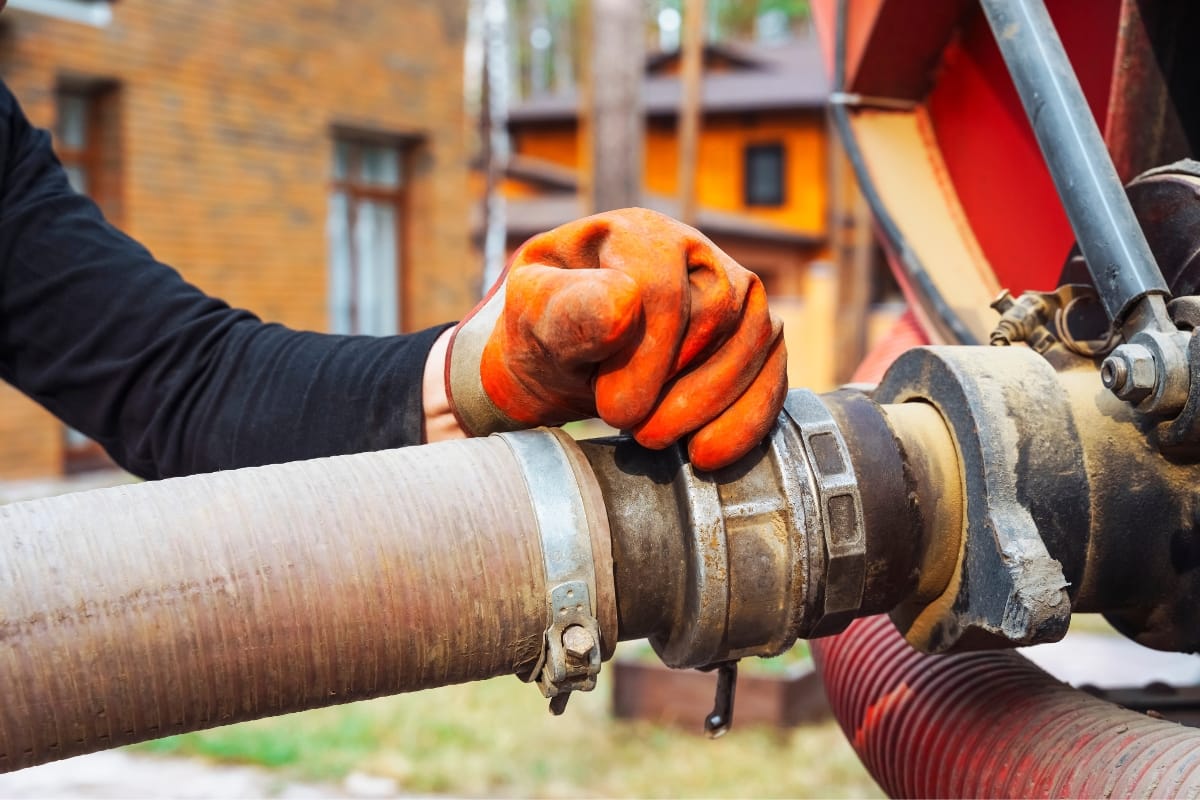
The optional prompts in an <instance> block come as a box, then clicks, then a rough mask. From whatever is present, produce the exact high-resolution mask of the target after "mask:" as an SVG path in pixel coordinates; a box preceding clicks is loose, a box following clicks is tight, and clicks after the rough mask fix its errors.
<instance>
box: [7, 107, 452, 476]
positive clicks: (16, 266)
mask: <svg viewBox="0 0 1200 800" xmlns="http://www.w3.org/2000/svg"><path fill="white" fill-rule="evenodd" d="M441 330H442V328H433V329H430V330H426V331H422V332H421V333H417V334H413V335H411V336H395V337H384V338H375V337H366V336H332V335H328V334H319V333H308V332H302V331H294V330H289V329H288V328H285V327H283V326H280V325H275V324H266V323H263V322H262V321H260V320H259V319H258V318H257V317H255V316H254V315H253V314H251V313H249V312H247V311H242V310H237V309H233V308H230V307H229V306H228V305H226V304H225V303H224V302H222V301H220V300H218V299H216V298H213V297H209V296H208V295H206V294H204V293H203V292H201V291H200V290H199V289H197V288H195V287H194V286H191V285H190V284H188V283H187V282H185V281H184V280H183V278H181V277H180V275H179V274H178V273H177V272H176V271H175V270H173V269H171V268H170V267H168V266H166V265H165V264H162V263H160V262H159V261H157V260H155V258H154V257H153V256H152V255H151V254H150V253H149V251H147V250H146V249H145V248H144V247H142V246H141V245H139V244H138V243H137V242H135V241H133V240H132V239H130V238H129V237H127V236H125V235H124V234H122V233H121V232H120V231H118V230H116V229H115V228H113V227H112V226H111V225H109V224H108V223H107V222H106V221H105V219H104V217H103V215H102V214H101V213H100V210H99V209H98V208H97V207H96V205H95V204H94V203H93V202H92V201H91V200H89V199H88V198H86V197H84V196H82V195H79V194H77V193H76V192H74V191H73V190H72V189H71V187H70V186H69V185H68V183H67V177H66V174H65V172H64V171H63V169H62V166H61V164H60V163H59V162H58V159H57V158H56V157H55V156H54V153H53V152H52V151H51V147H50V137H49V135H48V134H47V133H46V132H45V131H41V130H37V129H35V128H34V127H33V126H32V125H31V124H30V123H29V121H28V120H27V119H26V117H25V115H24V113H23V112H22V111H21V108H20V106H19V104H18V103H17V101H16V99H15V98H14V97H13V95H12V93H11V92H10V91H9V90H8V88H7V87H5V86H4V85H3V84H0V377H2V378H3V379H4V380H6V381H8V382H9V383H11V384H13V385H14V386H16V387H17V388H18V389H20V390H21V391H22V392H24V393H25V394H27V395H29V396H30V397H31V398H33V399H34V400H36V401H37V402H38V403H40V404H42V405H43V406H45V407H46V408H47V409H49V410H50V411H51V412H52V413H53V414H55V415H56V416H58V417H59V418H60V419H62V420H63V421H65V422H67V423H68V424H70V425H71V426H72V427H74V428H76V429H78V430H79V431H82V432H83V433H86V434H87V435H89V436H91V437H92V438H94V439H95V440H96V441H98V442H99V443H100V444H101V445H103V447H104V449H105V450H107V451H108V453H109V454H110V455H111V456H112V457H113V458H114V459H115V460H116V462H117V463H118V464H120V465H121V466H123V467H125V468H126V469H128V470H129V471H131V472H133V473H135V474H137V475H141V476H143V477H148V478H159V477H167V476H172V475H183V474H188V473H196V472H210V471H214V470H220V469H231V468H235V467H244V466H255V465H260V464H268V463H276V462H281V461H290V460H297V459H303V458H315V457H317V456H324V455H334V454H339V453H350V452H360V451H365V450H378V449H383V448H387V447H398V446H401V445H406V444H415V443H418V442H419V441H420V440H421V436H422V419H423V416H422V405H421V377H422V374H423V369H424V364H425V359H426V357H427V355H428V353H429V349H430V347H431V346H432V344H433V341H434V340H435V339H436V337H437V335H438V333H440V331H441ZM0 446H3V443H2V442H0Z"/></svg>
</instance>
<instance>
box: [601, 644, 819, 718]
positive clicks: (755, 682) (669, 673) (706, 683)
mask: <svg viewBox="0 0 1200 800" xmlns="http://www.w3.org/2000/svg"><path fill="white" fill-rule="evenodd" d="M612 666H613V670H612V680H613V714H614V715H615V716H617V717H619V718H623V719H644V720H649V721H651V722H656V723H659V724H663V725H672V726H675V727H679V728H685V729H688V730H693V731H695V732H696V733H703V730H704V718H705V716H707V714H708V712H709V711H711V710H712V707H713V696H714V693H715V692H716V687H717V673H716V672H698V671H697V670H676V669H668V668H667V667H664V666H663V665H661V664H655V663H651V662H648V661H640V660H628V661H625V660H620V659H618V660H615V661H614V662H613V664H612ZM829 716H830V710H829V702H828V701H827V700H826V699H825V689H824V687H823V686H822V684H821V678H820V676H819V675H818V674H817V673H816V671H815V670H814V669H812V668H809V669H807V670H804V671H800V672H795V673H791V674H782V675H761V674H754V673H752V672H748V671H747V670H745V669H743V670H740V671H739V674H738V682H737V695H736V697H735V698H734V706H733V727H734V729H737V728H738V727H739V726H742V725H773V726H775V727H778V728H791V727H794V726H797V725H803V724H807V723H813V722H819V721H821V720H824V719H826V718H828V717H829Z"/></svg>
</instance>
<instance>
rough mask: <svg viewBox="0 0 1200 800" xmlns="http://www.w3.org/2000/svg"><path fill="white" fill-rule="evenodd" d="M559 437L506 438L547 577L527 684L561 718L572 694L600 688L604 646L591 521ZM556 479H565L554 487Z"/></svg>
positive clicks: (521, 434)
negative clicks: (538, 648)
mask: <svg viewBox="0 0 1200 800" xmlns="http://www.w3.org/2000/svg"><path fill="white" fill-rule="evenodd" d="M557 435H558V434H555V433H553V432H551V431H548V430H534V431H517V432H515V433H505V434H500V438H502V439H504V440H505V442H506V443H507V444H508V446H509V447H510V448H512V451H513V454H514V455H515V456H516V460H517V462H518V463H519V464H520V465H521V471H522V473H523V474H524V476H525V482H526V485H527V486H528V488H529V495H530V497H531V498H532V500H533V511H534V518H535V519H536V520H537V526H538V536H539V538H540V542H541V551H542V564H543V566H544V568H545V575H546V606H547V608H546V632H545V635H544V636H543V640H542V652H541V655H540V656H539V658H538V660H537V662H536V663H535V664H534V667H533V669H532V670H531V671H530V672H529V673H528V675H526V676H524V677H523V678H522V680H525V681H536V682H537V685H538V688H539V689H541V691H542V695H543V696H544V697H548V698H550V711H551V712H552V713H554V714H556V715H557V714H561V713H562V712H563V710H564V709H565V708H566V705H567V699H568V698H569V697H570V694H571V692H574V691H582V692H586V691H590V690H591V689H593V688H595V686H596V676H597V675H598V674H599V673H600V644H601V642H600V624H599V622H598V621H597V619H596V564H595V561H594V559H593V555H592V541H591V533H590V531H589V530H588V521H587V513H586V511H585V509H584V503H583V497H582V496H581V495H580V493H579V491H578V490H576V489H575V488H574V487H575V485H576V484H575V481H574V480H573V477H572V476H573V473H572V470H571V464H570V461H568V459H567V455H566V453H565V452H564V451H563V448H562V445H561V444H560V443H559V441H558V439H557ZM556 474H557V475H561V476H564V478H563V479H560V480H552V479H549V477H548V476H553V475H556ZM567 477H572V479H571V480H567V479H566V478H567ZM565 487H571V488H565Z"/></svg>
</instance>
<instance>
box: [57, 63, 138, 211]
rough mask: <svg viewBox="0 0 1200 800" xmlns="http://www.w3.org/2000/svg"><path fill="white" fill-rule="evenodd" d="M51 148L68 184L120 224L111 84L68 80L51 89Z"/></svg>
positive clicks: (116, 131)
mask: <svg viewBox="0 0 1200 800" xmlns="http://www.w3.org/2000/svg"><path fill="white" fill-rule="evenodd" d="M55 108H56V112H57V113H56V118H57V123H56V124H55V126H54V150H55V153H57V155H58V158H59V160H60V161H62V164H63V167H64V169H66V172H67V178H68V179H69V180H70V181H71V186H72V187H73V188H74V189H75V191H77V192H79V193H80V194H86V195H88V196H89V197H91V198H92V199H93V200H95V201H96V204H97V205H98V206H100V210H101V211H103V212H104V215H105V216H106V217H108V219H109V221H110V222H112V223H114V224H118V225H119V224H120V221H121V219H120V218H121V145H120V138H119V137H120V132H121V131H120V124H119V119H118V116H119V106H118V87H117V86H116V84H114V83H112V82H111V81H70V82H62V83H60V84H59V87H58V89H57V90H56V91H55Z"/></svg>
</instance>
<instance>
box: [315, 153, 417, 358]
mask: <svg viewBox="0 0 1200 800" xmlns="http://www.w3.org/2000/svg"><path fill="white" fill-rule="evenodd" d="M404 156H405V151H404V148H403V147H402V146H400V145H397V144H395V143H391V144H380V143H375V142H371V141H367V140H358V139H355V138H353V137H338V138H337V139H335V141H334V145H333V185H332V191H331V194H330V198H329V323H330V330H332V331H333V332H334V333H363V334H370V335H372V336H386V335H389V334H393V333H397V332H399V331H400V330H401V329H402V326H403V324H404V320H403V316H402V309H403V304H402V298H401V287H402V285H403V284H402V281H401V269H402V264H401V253H402V252H403V249H402V244H403V224H404V185H405V163H404V162H405V158H404Z"/></svg>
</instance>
